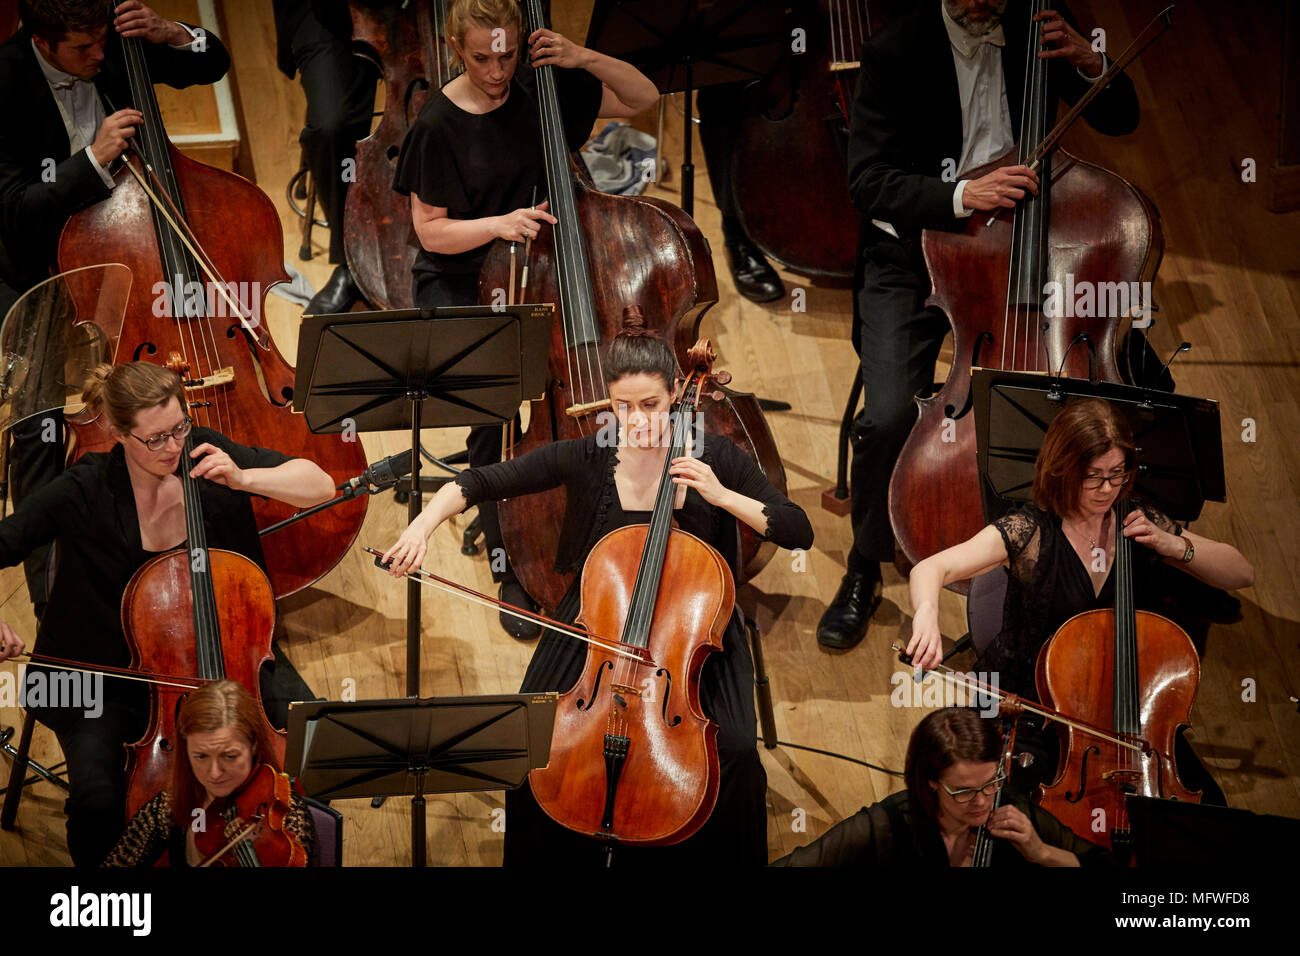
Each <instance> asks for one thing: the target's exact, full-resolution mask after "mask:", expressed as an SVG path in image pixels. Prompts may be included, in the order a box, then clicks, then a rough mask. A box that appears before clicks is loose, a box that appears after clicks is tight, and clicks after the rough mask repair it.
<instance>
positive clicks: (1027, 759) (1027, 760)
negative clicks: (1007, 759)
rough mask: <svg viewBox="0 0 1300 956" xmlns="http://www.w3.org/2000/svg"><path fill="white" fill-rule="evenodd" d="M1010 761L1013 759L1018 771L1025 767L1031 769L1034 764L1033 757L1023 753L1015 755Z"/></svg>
mask: <svg viewBox="0 0 1300 956" xmlns="http://www.w3.org/2000/svg"><path fill="white" fill-rule="evenodd" d="M1012 759H1014V760H1015V762H1016V763H1018V764H1019V765H1020V769H1022V770H1023V769H1024V768H1025V767H1032V766H1033V764H1034V755H1033V754H1031V753H1025V752H1023V751H1022V752H1020V753H1018V754H1016V755H1015V757H1014V758H1012Z"/></svg>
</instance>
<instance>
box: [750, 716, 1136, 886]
mask: <svg viewBox="0 0 1300 956" xmlns="http://www.w3.org/2000/svg"><path fill="white" fill-rule="evenodd" d="M1001 752H1002V738H1001V734H1000V733H999V732H998V722H997V721H996V720H993V719H991V718H988V717H984V716H982V715H981V714H980V712H979V711H978V710H975V709H973V708H969V707H946V708H944V709H943V710H936V711H933V712H932V713H929V714H926V716H925V718H924V719H923V720H922V721H921V722H920V723H919V724H918V725H917V727H916V729H915V730H914V731H912V739H911V740H910V741H909V742H908V745H907V763H906V764H905V769H904V771H903V776H904V778H905V779H906V781H907V789H905V790H902V791H900V792H898V793H893V794H890V795H889V796H888V797H886V798H885V799H884V800H881V801H879V802H878V803H874V804H872V805H871V806H870V807H863V808H862V809H861V810H859V811H858V812H857V813H855V814H854V815H853V816H851V817H849V818H848V819H847V820H844V821H841V822H840V823H837V824H836V825H835V826H833V827H831V829H830V830H828V831H827V832H826V833H825V834H824V835H823V836H822V837H821V838H820V839H818V840H815V841H814V842H812V843H810V844H808V845H807V846H801V847H799V849H797V850H795V851H794V852H793V853H791V854H790V855H789V856H785V857H782V858H781V859H780V860H777V861H776V862H775V863H773V864H772V865H773V866H902V867H924V868H937V867H944V866H970V865H971V862H972V854H973V853H974V850H975V834H976V830H977V829H978V828H979V827H980V826H983V825H987V828H988V833H989V835H990V836H991V837H993V838H994V839H995V840H996V841H997V842H996V843H995V844H994V845H993V855H992V860H991V864H990V865H992V866H998V867H1002V866H1017V865H1018V866H1025V865H1027V864H1033V865H1037V866H1080V865H1094V864H1098V863H1101V864H1108V863H1110V862H1112V860H1111V856H1110V854H1108V853H1107V852H1106V851H1105V850H1103V849H1102V848H1101V847H1099V846H1097V845H1096V844H1095V843H1089V842H1088V841H1087V840H1084V839H1081V838H1080V837H1078V836H1077V835H1076V834H1075V833H1074V832H1073V831H1071V830H1070V829H1069V828H1068V827H1066V826H1065V825H1064V824H1063V823H1061V821H1059V820H1057V819H1056V817H1054V816H1052V815H1051V814H1050V813H1048V812H1047V811H1046V810H1043V809H1040V808H1039V807H1036V806H1033V805H1031V804H1030V803H1028V802H1027V801H1025V800H1023V799H1020V798H1017V797H1012V798H1011V799H1010V800H1008V799H1007V797H1008V795H1007V794H1006V793H1004V795H1003V803H1002V805H1001V806H1000V807H998V808H997V809H996V810H994V809H993V797H994V795H995V794H996V792H997V789H998V786H999V784H1001V783H1002V782H1003V781H1002V777H1001V768H999V767H998V757H999V756H1000V755H1001Z"/></svg>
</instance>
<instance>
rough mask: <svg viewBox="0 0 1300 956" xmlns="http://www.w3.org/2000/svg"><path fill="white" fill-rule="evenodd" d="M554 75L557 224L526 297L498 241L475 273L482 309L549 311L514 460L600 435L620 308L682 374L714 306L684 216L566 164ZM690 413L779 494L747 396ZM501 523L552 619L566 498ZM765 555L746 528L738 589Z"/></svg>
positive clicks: (532, 2) (526, 507)
mask: <svg viewBox="0 0 1300 956" xmlns="http://www.w3.org/2000/svg"><path fill="white" fill-rule="evenodd" d="M527 9H528V14H529V20H530V22H531V24H532V25H533V29H539V28H541V27H542V26H544V23H545V21H544V20H543V18H542V13H541V5H540V3H539V2H538V0H528V4H527ZM554 69H555V67H552V66H543V67H540V68H539V69H538V70H537V88H538V111H539V114H540V119H541V128H542V150H543V156H544V157H545V163H546V185H547V190H548V198H549V201H550V211H551V213H552V214H553V215H554V216H555V218H556V219H557V220H558V224H557V225H555V226H553V227H552V228H551V229H543V230H541V232H540V234H539V235H538V236H537V237H536V238H535V239H533V240H532V242H531V250H530V260H529V264H528V268H529V271H528V273H527V274H528V276H529V285H528V288H526V289H520V288H518V286H517V280H516V279H515V278H514V276H515V275H516V272H515V270H512V269H511V262H512V259H513V256H512V254H511V249H510V244H509V243H507V242H505V241H498V242H497V243H495V245H494V246H493V247H492V249H491V250H489V252H488V255H487V259H486V260H485V262H484V264H483V271H482V272H481V273H480V274H479V299H480V301H482V302H499V301H501V298H500V296H499V295H498V294H497V290H505V291H507V292H508V293H509V294H508V296H507V301H509V302H515V301H534V302H557V303H558V309H557V317H556V321H555V324H554V326H553V327H552V336H551V347H550V354H549V375H548V382H547V386H546V392H545V394H544V396H543V397H542V398H541V399H540V400H535V401H533V402H532V404H531V415H530V420H529V424H528V428H527V430H526V431H525V432H524V435H523V438H522V440H521V441H520V442H518V443H517V444H516V445H515V453H516V454H524V453H526V452H528V451H530V450H532V449H534V448H538V447H541V446H542V445H546V444H549V443H550V442H552V441H559V440H563V439H570V438H578V437H581V436H583V435H587V434H591V433H592V432H594V431H596V430H598V429H599V427H600V424H601V414H602V413H606V414H609V413H610V412H609V408H610V405H609V398H608V396H607V395H606V393H605V380H604V374H603V372H602V370H601V364H602V355H603V353H604V350H605V347H606V346H607V345H608V343H609V342H610V341H612V340H613V338H614V336H616V335H617V334H618V331H619V328H620V326H621V321H622V317H623V315H624V313H625V310H626V309H628V308H629V307H631V308H636V309H639V310H640V312H641V314H642V315H643V316H644V317H645V320H646V327H647V328H648V329H650V330H652V331H656V332H659V333H660V334H662V335H663V337H664V338H665V340H666V341H668V343H669V344H670V345H672V346H673V349H674V351H675V352H676V354H677V358H678V363H679V364H680V365H681V366H682V367H683V368H684V369H689V368H691V367H692V366H691V364H690V360H689V357H688V354H687V353H688V352H689V349H690V347H691V346H692V345H693V344H694V343H695V342H696V340H697V339H698V329H699V324H700V321H701V318H702V316H703V314H704V312H705V310H707V309H708V308H709V306H711V305H712V304H713V303H714V302H716V301H717V297H718V292H717V281H716V279H715V276H714V272H713V261H712V258H711V256H710V254H709V249H708V246H707V244H706V243H705V241H704V237H703V235H701V233H700V231H699V228H698V227H697V226H696V225H695V223H694V222H693V221H692V220H691V218H690V217H689V216H687V215H686V214H685V213H684V212H683V211H682V210H681V209H679V208H678V207H676V206H674V205H672V204H671V203H668V202H664V201H662V200H658V199H650V198H646V197H628V196H611V195H608V194H606V193H601V192H597V191H596V189H595V188H594V187H593V186H592V185H591V182H590V180H589V179H588V178H587V177H586V176H585V175H583V174H582V173H581V172H580V171H579V170H578V169H577V167H576V165H575V164H573V162H572V160H571V157H570V155H569V149H568V144H567V142H566V141H565V134H564V124H563V121H562V119H561V116H560V107H559V96H558V93H557V92H556V87H555V77H554V75H553V71H554ZM520 279H522V272H521V273H520ZM698 413H699V415H700V417H701V419H702V421H703V422H704V423H705V425H706V427H707V429H708V430H709V431H710V432H712V433H715V434H719V435H725V436H726V437H728V438H730V439H731V440H732V441H733V442H735V443H736V444H737V445H738V446H739V447H740V448H741V449H743V450H744V451H745V452H746V453H747V454H748V455H750V456H751V457H753V458H754V459H755V460H756V461H757V462H758V464H759V467H760V468H762V470H763V472H764V473H765V474H766V475H767V478H768V480H769V481H770V482H771V483H772V485H773V486H774V487H776V488H777V489H778V490H779V491H781V492H782V493H784V492H785V487H786V485H785V469H784V467H783V466H782V464H781V459H780V456H779V455H778V454H777V451H776V443H775V441H774V439H773V438H772V434H771V432H770V430H769V429H768V426H767V421H766V419H764V418H763V413H762V412H761V411H760V410H759V408H758V402H757V400H756V399H755V398H754V396H753V395H751V394H747V393H738V392H733V391H731V390H730V389H727V388H725V387H724V386H722V385H717V384H715V385H713V386H712V387H711V388H710V389H708V390H706V391H705V392H704V393H703V394H701V395H700V396H699V404H698ZM498 514H499V515H500V520H501V533H502V538H503V539H504V541H505V545H506V550H507V551H508V552H509V555H510V563H511V567H512V568H513V569H514V571H515V574H516V575H517V576H518V578H519V581H520V583H521V584H523V586H524V588H525V590H527V591H528V593H529V594H530V595H531V596H532V598H533V599H534V600H535V601H537V602H538V603H539V604H540V605H541V606H542V607H544V608H550V609H554V608H555V607H556V606H558V604H559V602H560V600H561V599H562V598H563V596H564V594H565V593H566V591H567V590H568V588H569V586H570V584H571V583H572V575H565V574H560V573H558V572H556V571H555V569H554V568H553V566H552V562H553V561H554V556H555V555H556V554H557V553H558V551H559V547H558V545H559V539H560V524H561V521H562V518H563V514H564V493H563V491H561V490H554V491H549V492H545V493H543V494H539V495H531V496H529V499H528V501H527V502H526V503H523V502H520V501H518V500H512V501H503V502H501V503H500V506H499V511H498ZM774 552H775V548H774V547H773V546H772V545H770V544H768V543H765V542H762V541H760V539H759V538H758V536H757V535H756V534H754V533H753V531H751V530H750V529H749V528H745V529H743V530H742V532H741V562H740V567H741V568H742V572H743V576H744V580H748V578H750V577H752V576H753V575H755V574H757V573H758V572H759V571H760V570H761V569H762V567H763V565H764V564H766V562H767V561H768V559H769V558H770V557H771V555H772V554H773V553H774Z"/></svg>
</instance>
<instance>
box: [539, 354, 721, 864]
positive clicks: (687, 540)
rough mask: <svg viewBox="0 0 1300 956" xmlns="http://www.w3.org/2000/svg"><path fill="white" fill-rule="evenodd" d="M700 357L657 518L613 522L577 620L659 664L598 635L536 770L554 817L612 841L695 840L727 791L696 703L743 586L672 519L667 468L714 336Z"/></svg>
mask: <svg viewBox="0 0 1300 956" xmlns="http://www.w3.org/2000/svg"><path fill="white" fill-rule="evenodd" d="M691 357H692V359H693V360H694V362H693V366H692V369H693V370H692V371H691V373H690V377H689V378H688V380H687V382H686V385H685V388H684V392H683V396H682V400H681V403H680V406H679V408H678V415H677V416H676V419H675V420H674V424H673V430H672V443H671V447H670V449H669V452H668V455H667V457H665V459H664V466H663V470H662V472H661V474H660V477H659V490H658V493H657V494H656V496H655V504H654V510H653V512H652V513H651V516H650V523H649V524H648V525H630V526H627V527H623V528H618V529H616V530H614V531H611V532H609V534H607V535H605V536H604V537H603V538H601V539H600V541H598V542H597V543H596V546H595V547H594V548H593V549H592V551H591V554H590V555H589V556H588V557H587V562H586V564H585V565H584V566H583V569H582V605H581V611H580V612H579V615H578V621H579V622H580V623H581V624H582V625H583V626H585V627H587V628H590V629H591V630H592V631H594V632H596V633H598V634H619V635H621V637H620V638H619V644H620V646H621V647H624V648H627V649H629V650H632V651H644V652H645V653H646V654H648V655H649V657H650V658H651V660H652V662H651V663H647V662H645V661H644V660H642V659H641V658H640V657H638V656H637V655H635V654H618V655H616V654H613V653H611V652H610V651H608V650H606V649H604V648H601V647H599V646H597V645H594V644H589V645H588V648H587V660H586V663H585V665H584V667H583V671H582V676H581V677H579V678H578V681H577V683H576V684H574V686H573V687H572V688H571V689H570V690H569V691H567V692H566V693H564V694H562V695H560V698H559V701H558V703H557V705H556V715H555V735H554V738H553V740H552V742H551V759H550V763H549V764H548V765H547V766H546V767H544V768H541V769H537V770H533V771H531V772H530V774H529V782H530V784H531V786H532V788H533V795H534V797H535V798H536V799H537V803H538V805H539V806H540V807H541V808H542V810H544V811H545V812H546V814H547V815H548V816H549V817H550V818H551V819H552V820H554V821H555V822H556V823H559V824H561V825H562V826H565V827H568V828H569V829H570V830H574V831H576V832H578V833H582V834H585V835H587V836H592V837H595V838H597V839H600V840H602V841H605V844H606V847H607V848H610V849H612V846H613V844H614V843H625V844H636V845H642V846H655V845H664V844H671V843H677V842H679V841H681V840H685V839H686V838H687V837H689V836H691V835H692V834H693V833H695V832H696V831H697V830H698V829H699V828H700V827H701V826H702V825H703V824H704V821H705V820H707V819H708V817H709V814H710V813H712V811H713V806H714V803H715V802H716V800H717V796H718V785H719V781H720V776H719V767H718V749H717V735H718V726H717V724H715V723H713V722H712V721H710V720H709V719H708V718H707V717H705V716H704V714H703V712H702V711H701V709H700V689H699V678H700V670H701V668H702V667H703V665H704V661H705V659H706V657H707V656H708V655H709V654H712V653H713V652H715V651H719V650H721V649H722V634H723V631H724V630H725V628H726V626H727V622H728V620H729V619H730V617H731V612H732V607H733V605H734V603H735V594H736V591H735V584H734V582H733V581H732V577H731V571H730V569H729V568H728V566H727V562H726V560H725V559H724V558H723V557H722V555H720V554H719V553H718V552H717V551H716V550H714V549H713V548H712V547H710V546H709V545H707V544H705V543H704V542H703V541H701V540H700V539H698V538H696V537H695V536H693V535H691V534H688V533H686V532H685V531H681V530H678V529H675V528H674V527H673V504H674V500H675V498H676V492H677V486H676V484H674V482H673V480H672V478H671V477H670V476H669V468H670V467H671V465H672V462H673V460H674V459H675V458H679V457H681V456H683V455H685V454H686V441H687V433H688V431H689V427H690V422H691V421H692V419H693V413H694V411H695V405H696V401H697V398H698V395H699V393H700V391H701V390H702V389H703V387H704V384H705V382H706V380H707V377H708V374H709V371H710V369H711V367H712V361H713V353H712V351H711V350H710V349H709V346H708V341H707V340H701V342H700V343H699V345H697V346H696V348H695V349H693V350H692V352H691Z"/></svg>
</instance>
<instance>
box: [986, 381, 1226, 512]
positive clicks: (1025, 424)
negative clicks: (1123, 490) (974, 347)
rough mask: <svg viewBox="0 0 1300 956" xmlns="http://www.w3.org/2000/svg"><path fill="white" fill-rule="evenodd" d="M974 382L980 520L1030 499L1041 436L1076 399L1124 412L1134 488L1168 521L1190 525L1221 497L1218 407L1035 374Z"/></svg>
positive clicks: (1165, 394) (1186, 397)
mask: <svg viewBox="0 0 1300 956" xmlns="http://www.w3.org/2000/svg"><path fill="white" fill-rule="evenodd" d="M972 380H973V381H972V385H971V388H972V391H973V393H974V401H975V412H974V414H975V435H976V446H977V449H978V451H977V452H976V454H977V456H978V460H979V475H980V496H981V498H982V500H983V504H984V520H985V521H993V520H995V519H997V518H999V517H1001V516H1002V515H1004V514H1006V513H1007V512H1008V511H1010V510H1011V509H1012V508H1014V507H1015V506H1016V505H1017V504H1018V503H1020V502H1024V501H1030V500H1032V488H1033V483H1034V461H1035V459H1036V458H1037V457H1038V450H1039V448H1041V447H1042V444H1043V436H1044V435H1045V434H1046V432H1047V427H1048V426H1049V425H1050V424H1051V423H1052V419H1054V418H1055V417H1056V415H1057V413H1058V412H1060V411H1061V409H1063V408H1064V407H1065V406H1066V405H1067V404H1069V402H1071V401H1073V400H1074V399H1076V398H1102V399H1105V400H1107V401H1108V402H1110V403H1111V404H1113V405H1115V406H1117V407H1118V408H1119V410H1120V411H1121V412H1122V413H1123V415H1124V417H1125V418H1126V419H1127V420H1128V423H1129V427H1130V428H1131V429H1132V431H1133V442H1134V444H1135V445H1136V446H1137V450H1138V477H1137V481H1136V483H1135V485H1134V488H1135V489H1136V490H1137V491H1138V492H1139V494H1140V496H1141V497H1143V498H1144V499H1146V500H1148V501H1150V502H1152V503H1153V504H1156V505H1158V506H1159V507H1160V508H1161V510H1163V511H1164V512H1165V513H1166V514H1168V515H1169V516H1170V517H1171V518H1174V519H1176V520H1178V521H1182V522H1188V521H1192V520H1194V519H1195V518H1197V517H1199V516H1200V513H1201V508H1202V506H1203V505H1204V504H1205V502H1206V501H1207V500H1208V501H1223V500H1224V498H1225V497H1226V486H1225V485H1224V479H1223V439H1222V437H1221V435H1220V432H1219V405H1218V403H1217V402H1214V401H1212V400H1210V399H1205V398H1195V397H1193V396H1190V395H1174V394H1171V393H1169V392H1161V391H1152V390H1150V389H1145V388H1135V387H1133V386H1131V385H1116V384H1111V383H1107V382H1097V383H1092V382H1089V381H1088V380H1087V379H1076V378H1056V377H1052V376H1047V375H1042V374H1037V373H1033V372H1004V371H1000V370H996V369H976V370H975V371H974V372H973V373H972Z"/></svg>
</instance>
